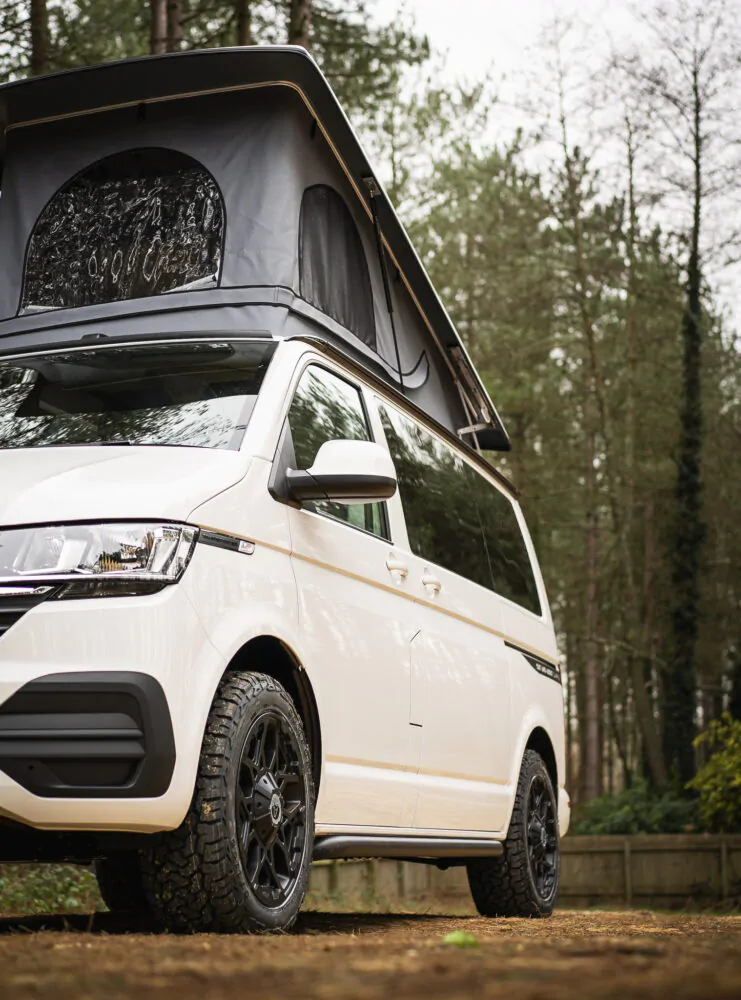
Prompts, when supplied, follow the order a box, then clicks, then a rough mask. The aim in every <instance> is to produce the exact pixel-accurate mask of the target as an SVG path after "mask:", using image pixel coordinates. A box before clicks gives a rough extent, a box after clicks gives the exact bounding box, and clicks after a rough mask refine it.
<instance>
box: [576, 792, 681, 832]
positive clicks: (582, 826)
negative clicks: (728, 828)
mask: <svg viewBox="0 0 741 1000" xmlns="http://www.w3.org/2000/svg"><path fill="white" fill-rule="evenodd" d="M698 827H699V816H698V809H697V802H696V801H695V800H694V799H688V798H683V797H682V796H681V795H679V794H678V793H677V792H676V791H674V790H673V789H664V790H661V791H653V790H652V789H651V788H649V786H648V784H647V782H645V781H643V780H640V781H636V782H635V783H634V784H633V785H632V786H631V787H630V788H625V789H623V791H621V792H618V793H617V795H603V796H601V797H600V798H598V799H592V801H591V802H588V803H587V804H586V805H585V806H584V807H583V808H581V809H580V810H579V813H578V814H577V816H576V817H575V821H574V823H573V826H572V832H573V833H577V834H579V833H581V834H611V833H612V834H630V833H694V832H696V831H697V829H698Z"/></svg>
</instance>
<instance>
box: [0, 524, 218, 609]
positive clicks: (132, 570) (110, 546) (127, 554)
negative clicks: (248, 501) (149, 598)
mask: <svg viewBox="0 0 741 1000" xmlns="http://www.w3.org/2000/svg"><path fill="white" fill-rule="evenodd" d="M197 538H198V529H197V528H192V527H190V526H189V525H185V524H69V525H51V526H49V527H44V528H13V529H9V530H6V531H2V530H0V583H18V582H19V581H21V580H23V581H31V580H34V581H36V580H39V581H43V582H49V583H65V584H74V585H75V587H74V588H73V590H75V589H76V590H77V593H76V594H75V593H73V592H72V591H71V592H70V593H69V596H93V595H94V594H101V595H102V594H103V593H108V592H110V593H113V592H115V593H122V592H124V593H134V592H141V591H147V590H149V591H151V590H153V589H159V588H160V587H162V586H165V585H167V584H169V583H177V581H178V580H179V579H180V577H181V576H182V575H183V573H184V572H185V568H186V566H187V565H188V563H189V562H190V558H191V556H192V555H193V549H194V547H195V543H196V539H197ZM78 584H84V585H85V586H84V587H83V588H82V589H79V587H78ZM134 584H136V586H132V585H134Z"/></svg>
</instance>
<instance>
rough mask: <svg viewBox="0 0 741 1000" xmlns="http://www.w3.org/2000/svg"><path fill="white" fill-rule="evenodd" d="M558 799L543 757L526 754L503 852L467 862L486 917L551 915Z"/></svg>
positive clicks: (557, 859)
mask: <svg viewBox="0 0 741 1000" xmlns="http://www.w3.org/2000/svg"><path fill="white" fill-rule="evenodd" d="M559 863H560V845H559V836H558V812H557V808H556V796H555V793H554V790H553V785H552V784H551V779H550V775H549V774H548V769H547V768H546V766H545V763H544V761H543V758H542V757H541V756H540V754H538V753H536V752H535V751H534V750H526V751H525V756H524V757H523V760H522V768H521V770H520V778H519V781H518V783H517V794H516V796H515V805H514V809H513V811H512V820H511V822H510V825H509V832H508V834H507V839H506V840H505V842H504V853H503V854H502V855H501V857H498V858H482V859H477V860H476V861H470V862H469V863H468V866H467V868H468V883H469V885H470V887H471V895H472V896H473V901H474V903H475V904H476V909H477V910H478V911H479V913H480V914H481V915H482V916H484V917H550V915H551V913H553V907H554V906H555V903H556V897H557V895H558V878H559Z"/></svg>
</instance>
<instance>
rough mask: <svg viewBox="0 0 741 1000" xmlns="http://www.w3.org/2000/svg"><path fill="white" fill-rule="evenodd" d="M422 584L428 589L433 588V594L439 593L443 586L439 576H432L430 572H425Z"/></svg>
mask: <svg viewBox="0 0 741 1000" xmlns="http://www.w3.org/2000/svg"><path fill="white" fill-rule="evenodd" d="M422 585H423V586H424V587H426V588H427V589H428V590H431V591H432V593H433V594H439V593H440V591H441V590H442V586H443V585H442V584H441V583H440V581H439V580H438V578H437V577H436V576H432V575H431V574H430V573H425V574H423V576H422Z"/></svg>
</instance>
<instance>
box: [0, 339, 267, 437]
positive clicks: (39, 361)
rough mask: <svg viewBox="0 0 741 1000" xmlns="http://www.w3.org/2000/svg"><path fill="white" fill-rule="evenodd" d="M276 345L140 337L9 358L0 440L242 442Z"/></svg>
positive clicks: (0, 367) (4, 368)
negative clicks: (120, 342)
mask: <svg viewBox="0 0 741 1000" xmlns="http://www.w3.org/2000/svg"><path fill="white" fill-rule="evenodd" d="M274 350H275V344H274V343H272V342H266V341H255V342H251V343H250V342H245V343H222V342H219V343H215V342H206V343H203V342H201V343H188V344H182V343H179V344H141V345H133V346H132V345H129V346H125V347H107V348H96V349H94V350H89V351H88V350H85V351H67V352H53V353H48V354H36V355H32V356H27V357H25V358H21V359H19V358H16V359H12V360H8V361H0V448H33V447H40V446H44V445H46V446H52V445H82V444H140V445H182V446H189V447H196V448H228V449H234V450H236V449H237V448H239V445H240V443H241V441H242V438H243V436H244V431H245V429H246V427H247V423H248V421H249V418H250V415H251V413H252V409H253V407H254V404H255V400H256V398H257V394H258V392H259V390H260V386H261V385H262V380H263V378H264V377H265V373H266V371H267V369H268V365H269V363H270V359H271V358H272V356H273V352H274Z"/></svg>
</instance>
